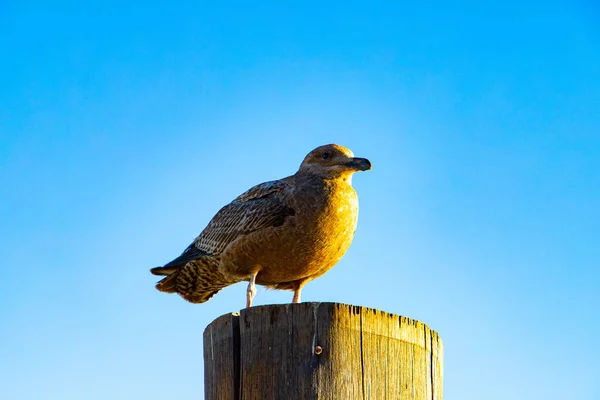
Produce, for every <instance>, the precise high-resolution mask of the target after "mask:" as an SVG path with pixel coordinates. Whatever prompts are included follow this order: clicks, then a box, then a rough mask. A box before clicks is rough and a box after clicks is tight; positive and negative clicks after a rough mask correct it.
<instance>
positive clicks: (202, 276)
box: [150, 256, 236, 303]
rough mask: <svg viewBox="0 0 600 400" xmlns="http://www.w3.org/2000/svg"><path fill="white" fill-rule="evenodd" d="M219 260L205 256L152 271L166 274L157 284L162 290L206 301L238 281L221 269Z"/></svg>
mask: <svg viewBox="0 0 600 400" xmlns="http://www.w3.org/2000/svg"><path fill="white" fill-rule="evenodd" d="M219 262H220V260H219V258H217V257H214V256H204V257H200V258H198V259H197V260H193V261H190V262H188V263H186V264H184V265H179V266H171V267H156V268H152V269H151V270H150V272H152V273H153V274H154V275H162V276H165V277H164V278H163V279H161V280H160V281H159V282H158V283H157V284H156V288H157V289H158V290H160V291H161V292H166V293H177V294H179V295H180V296H181V297H183V298H184V299H185V300H187V301H189V302H191V303H204V302H205V301H208V300H209V299H210V298H211V297H213V296H214V295H215V294H217V293H218V292H219V291H220V290H221V289H223V288H224V287H226V286H229V285H231V284H233V283H236V281H233V280H231V279H228V278H226V277H225V276H224V275H223V274H222V273H221V272H220V271H219Z"/></svg>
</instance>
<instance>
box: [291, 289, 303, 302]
mask: <svg viewBox="0 0 600 400" xmlns="http://www.w3.org/2000/svg"><path fill="white" fill-rule="evenodd" d="M301 291H302V286H299V287H298V289H296V290H294V298H293V299H292V303H294V304H296V303H300V292H301Z"/></svg>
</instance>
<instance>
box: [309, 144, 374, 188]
mask: <svg viewBox="0 0 600 400" xmlns="http://www.w3.org/2000/svg"><path fill="white" fill-rule="evenodd" d="M369 169H371V162H370V161H369V160H367V159H366V158H358V157H354V153H352V152H351V151H350V149H347V148H346V147H344V146H340V145H337V144H326V145H324V146H320V147H317V148H316V149H314V150H313V151H311V152H310V153H308V155H307V156H306V157H305V158H304V161H302V164H301V165H300V170H299V171H298V172H299V173H302V174H310V175H317V176H320V177H323V178H338V177H339V178H343V179H346V180H348V182H350V180H351V177H352V174H353V173H355V172H356V171H366V170H369Z"/></svg>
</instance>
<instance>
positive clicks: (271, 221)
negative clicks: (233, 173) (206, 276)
mask: <svg viewBox="0 0 600 400" xmlns="http://www.w3.org/2000/svg"><path fill="white" fill-rule="evenodd" d="M289 189H290V186H289V184H288V183H286V182H285V181H271V182H265V183H261V184H260V185H257V186H254V187H253V188H251V189H250V190H248V191H246V192H245V193H243V194H241V195H240V196H238V197H237V198H236V199H235V200H233V201H232V202H231V203H229V204H228V205H226V206H225V207H223V208H222V209H221V210H219V212H218V213H217V214H216V215H215V216H214V218H213V219H212V220H211V221H210V223H209V224H208V226H207V227H206V228H205V229H204V231H202V233H201V234H200V236H198V238H197V239H196V240H195V241H194V247H195V248H196V249H197V250H199V251H204V252H207V253H210V254H214V255H218V254H221V252H223V250H224V249H225V248H226V247H227V245H229V243H231V242H232V241H233V240H235V239H236V238H238V237H239V236H240V235H247V234H249V233H251V232H255V231H257V230H260V229H265V228H269V227H277V226H281V225H283V223H284V221H285V219H286V218H287V217H289V216H292V215H295V214H296V212H295V210H294V209H293V208H292V207H290V206H289V205H288V204H286V202H285V198H284V196H283V193H284V192H285V191H286V190H289ZM190 251H191V250H190ZM194 251H195V250H194Z"/></svg>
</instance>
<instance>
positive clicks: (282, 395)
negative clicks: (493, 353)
mask: <svg viewBox="0 0 600 400" xmlns="http://www.w3.org/2000/svg"><path fill="white" fill-rule="evenodd" d="M442 355H443V347H442V341H441V339H440V338H439V337H438V335H437V333H436V332H435V331H432V330H430V329H429V327H428V326H427V325H425V324H423V323H421V322H418V321H415V320H411V319H409V318H405V317H401V316H398V315H394V314H389V313H386V312H383V311H379V310H374V309H370V308H365V307H359V306H351V305H345V304H337V303H301V304H282V305H269V306H260V307H252V308H250V309H245V310H242V311H241V312H240V314H239V315H238V314H228V315H224V316H221V317H219V318H217V319H216V320H214V321H213V322H212V323H211V324H210V325H209V326H208V327H207V328H206V330H205V331H204V384H205V399H206V400H221V399H223V400H230V399H231V400H238V399H243V400H250V399H252V400H254V399H256V400H266V399H285V400H293V399H331V400H340V399H349V400H350V399H373V400H380V399H390V400H397V399H401V400H403V399H406V400H442V378H443V356H442Z"/></svg>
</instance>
